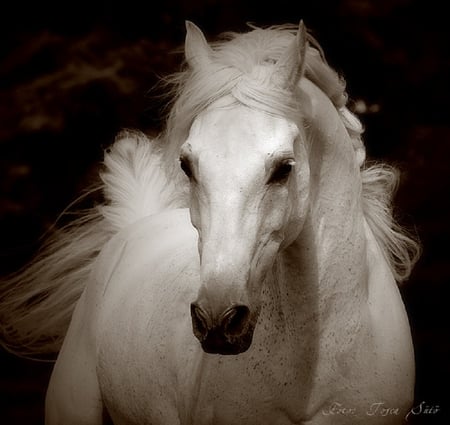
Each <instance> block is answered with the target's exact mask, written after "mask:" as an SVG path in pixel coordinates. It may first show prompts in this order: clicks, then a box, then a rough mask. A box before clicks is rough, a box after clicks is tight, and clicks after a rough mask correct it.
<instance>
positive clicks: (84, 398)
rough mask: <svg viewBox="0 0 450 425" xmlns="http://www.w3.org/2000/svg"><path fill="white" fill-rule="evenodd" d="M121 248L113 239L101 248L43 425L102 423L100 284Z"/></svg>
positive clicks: (122, 244) (55, 370) (57, 369)
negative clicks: (98, 361) (98, 334)
mask: <svg viewBox="0 0 450 425" xmlns="http://www.w3.org/2000/svg"><path fill="white" fill-rule="evenodd" d="M125 246H126V244H125V242H124V241H123V240H121V239H115V238H113V239H112V240H111V241H110V242H109V243H108V244H107V245H106V246H105V247H104V248H103V250H102V252H101V254H100V255H99V257H98V258H97V260H96V262H95V266H94V268H93V270H92V273H91V275H90V277H89V280H88V282H87V284H86V287H85V289H84V291H83V293H82V295H81V297H80V299H79V300H78V302H77V305H76V307H75V310H74V312H73V315H72V319H71V322H70V325H69V328H68V331H67V334H66V336H65V338H64V342H63V345H62V347H61V350H60V352H59V355H58V358H57V361H56V363H55V366H54V368H53V372H52V375H51V378H50V383H49V386H48V389H47V396H46V414H45V415H46V425H57V424H63V425H70V424H74V425H97V424H102V423H103V422H102V415H103V403H102V396H101V392H100V387H99V383H98V379H97V372H96V368H97V341H96V323H97V316H98V306H99V303H100V301H101V297H102V293H103V290H104V288H103V286H104V285H102V282H107V281H108V280H109V278H110V277H111V275H112V274H113V273H114V267H115V265H116V264H117V262H119V261H120V258H121V256H122V253H123V250H124V249H125ZM108 276H109V278H108Z"/></svg>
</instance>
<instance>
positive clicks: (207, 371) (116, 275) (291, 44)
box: [1, 22, 418, 425]
mask: <svg viewBox="0 0 450 425" xmlns="http://www.w3.org/2000/svg"><path fill="white" fill-rule="evenodd" d="M185 55H186V62H187V65H188V66H187V68H186V70H184V71H183V72H181V73H179V74H177V75H175V76H174V77H173V81H172V83H174V87H175V88H174V93H175V101H174V103H173V105H172V108H171V112H170V115H169V118H168V122H167V130H166V131H165V133H164V134H162V135H161V136H160V138H158V139H157V140H154V141H151V142H150V141H149V140H147V139H146V138H145V136H143V135H142V134H138V133H132V132H128V133H124V134H122V135H121V136H120V137H119V138H118V140H117V141H116V143H115V144H114V145H113V146H112V148H111V149H110V151H108V152H107V153H106V155H105V171H104V172H103V174H102V178H103V189H104V191H105V198H106V202H105V204H104V205H100V206H99V207H98V208H97V210H96V211H95V212H94V213H93V214H87V215H86V216H85V217H84V218H82V219H81V221H79V222H77V223H75V224H74V225H73V226H72V227H70V228H69V229H65V230H63V233H62V235H60V236H59V238H58V239H57V242H54V243H52V244H50V247H49V249H48V251H46V252H45V253H44V254H43V255H42V257H41V258H40V259H39V260H38V261H37V262H36V263H35V264H34V265H33V266H32V267H31V268H29V269H28V270H27V271H25V272H24V273H23V274H21V275H19V276H18V277H15V278H13V279H12V280H11V282H10V283H9V284H8V291H7V293H6V296H5V297H4V301H3V302H2V305H1V312H2V314H3V316H2V338H3V340H4V342H3V344H4V345H6V346H8V347H9V348H10V349H14V348H12V346H11V344H12V342H11V340H14V341H16V344H19V345H21V347H22V352H23V353H25V354H32V353H36V352H45V351H51V350H58V349H59V347H60V344H61V341H62V339H64V342H63V344H62V347H61V349H60V352H59V356H58V359H57V362H56V364H55V367H54V371H53V374H52V377H51V380H50V384H49V388H48V392H47V402H46V423H47V424H48V425H54V424H63V425H70V424H74V425H83V424H86V425H88V424H89V425H90V424H92V425H94V424H101V423H102V422H103V421H104V420H105V418H109V419H110V420H112V421H113V423H115V424H139V425H143V424H152V425H162V424H164V425H188V424H195V425H203V424H205V425H206V424H208V425H212V424H214V425H219V424H224V425H230V424H255V425H261V424H263V425H264V424H266V425H284V424H314V425H319V424H333V425H336V424H390V423H402V422H403V420H404V416H405V414H406V412H407V410H408V409H409V407H410V405H411V403H412V401H413V389H414V356H413V347H412V343H411V336H410V329H409V325H408V319H407V316H406V313H405V309H404V306H403V303H402V300H401V298H400V295H399V291H398V288H397V285H396V280H397V281H398V282H400V281H401V280H403V279H405V278H406V277H407V276H408V275H409V273H410V271H411V267H412V265H413V263H414V261H415V259H416V257H417V255H418V245H417V244H416V243H415V242H414V241H413V240H411V239H410V238H409V237H408V236H406V235H405V234H404V233H403V232H402V231H401V230H400V228H399V227H398V226H397V225H396V224H395V223H394V221H393V219H392V214H391V208H390V205H391V194H392V191H393V190H394V188H395V184H396V182H397V175H396V173H395V172H394V171H393V169H391V168H389V167H387V166H385V165H376V166H372V167H368V166H366V164H365V151H364V146H363V144H362V141H361V133H362V130H361V124H360V122H359V121H358V119H357V118H356V117H355V116H353V115H352V114H351V113H350V112H349V111H348V109H347V108H346V106H345V105H346V99H347V96H346V93H345V84H344V82H343V80H342V79H340V78H339V77H338V76H337V75H336V73H335V72H334V71H333V70H332V69H331V68H330V67H329V66H328V65H327V64H326V62H325V60H324V58H323V53H322V51H321V49H320V47H319V46H318V44H317V42H316V41H315V40H314V39H313V38H312V37H311V36H309V35H308V34H307V33H306V30H305V28H304V26H303V24H300V26H299V28H298V30H296V28H294V27H292V26H281V27H271V28H268V29H258V28H254V29H253V30H252V31H250V32H249V33H246V34H240V35H238V34H227V35H226V39H225V40H222V41H221V42H218V43H215V44H211V45H209V44H208V43H207V42H206V40H205V38H204V36H203V34H202V33H201V31H200V30H199V29H198V28H197V27H196V26H195V25H193V24H192V23H189V22H188V23H187V37H186V44H185ZM180 165H181V167H180ZM86 217H87V218H86ZM99 252H100V253H99ZM98 253H99V254H98ZM18 281H22V286H20V287H19V286H18ZM72 312H73V315H72ZM6 317H8V319H6ZM70 317H71V320H70ZM11 318H13V319H14V320H12V319H11ZM69 321H70V326H68V323H69ZM67 326H68V330H67ZM8 341H9V342H8ZM15 350H16V351H17V350H18V348H17V347H16V348H15Z"/></svg>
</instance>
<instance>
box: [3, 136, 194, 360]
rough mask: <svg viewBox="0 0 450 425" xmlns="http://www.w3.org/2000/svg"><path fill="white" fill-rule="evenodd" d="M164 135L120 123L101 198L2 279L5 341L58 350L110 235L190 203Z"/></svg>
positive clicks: (19, 349)
mask: <svg viewBox="0 0 450 425" xmlns="http://www.w3.org/2000/svg"><path fill="white" fill-rule="evenodd" d="M160 148H161V147H160V143H159V140H157V139H156V140H152V141H150V140H149V139H148V138H147V137H146V136H145V135H144V134H142V133H140V132H136V131H123V132H121V133H120V134H119V135H118V136H117V138H116V141H115V143H114V144H113V145H112V147H111V148H110V149H108V150H107V151H106V152H105V158H104V169H103V171H101V173H100V178H101V182H100V183H98V184H97V185H96V186H95V187H94V188H93V189H92V191H98V190H101V191H102V192H103V195H104V202H103V203H101V204H100V205H97V206H95V207H93V208H91V209H86V210H83V211H80V212H79V214H78V218H77V219H75V220H73V221H72V222H70V223H69V224H68V225H66V226H64V227H62V228H60V229H58V230H57V231H56V232H55V233H54V234H53V235H52V236H51V237H50V238H49V240H48V241H47V242H46V243H45V244H44V245H43V247H42V248H41V250H40V252H39V253H38V254H37V256H36V257H35V258H34V260H33V261H32V263H31V264H30V265H28V266H27V267H25V268H24V269H23V270H21V271H19V272H18V273H16V274H13V275H11V276H9V277H6V278H5V279H3V280H2V281H1V288H0V289H1V293H2V297H1V301H0V345H2V346H3V347H4V348H5V349H6V350H7V351H10V352H12V353H14V354H16V355H19V356H23V357H28V358H33V356H38V359H42V358H41V355H42V354H47V353H56V352H58V351H59V349H60V347H61V344H62V342H63V339H64V336H65V334H66V332H67V328H68V326H69V323H70V320H71V317H72V313H73V310H74V308H75V304H76V303H77V301H78V299H79V298H80V296H81V293H82V292H83V290H84V288H85V286H86V283H87V282H88V280H89V276H90V273H91V270H92V268H93V265H94V263H95V260H96V258H97V256H98V254H99V253H100V250H101V249H102V248H103V246H104V245H105V244H106V243H107V242H108V240H109V239H110V238H111V237H112V236H113V235H114V234H116V233H117V232H118V231H119V230H121V229H123V228H124V227H126V226H127V225H129V224H132V223H134V222H136V221H137V220H139V219H140V218H142V217H145V216H148V215H151V214H154V213H158V212H160V211H163V210H164V209H170V208H177V207H179V206H180V205H184V204H185V203H186V200H185V199H184V198H185V192H183V191H180V190H179V189H178V188H176V187H175V186H174V185H173V184H171V183H170V181H169V180H168V178H167V177H166V176H165V174H164V170H163V168H162V167H161V156H160Z"/></svg>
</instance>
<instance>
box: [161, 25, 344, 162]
mask: <svg viewBox="0 0 450 425" xmlns="http://www.w3.org/2000/svg"><path fill="white" fill-rule="evenodd" d="M252 28H253V30H252V31H250V32H247V33H243V34H239V33H233V32H228V33H224V34H223V35H222V36H221V37H220V39H219V41H217V42H213V43H211V44H210V46H211V49H212V56H211V61H208V62H206V63H202V64H200V65H199V66H196V67H195V69H192V68H190V67H186V69H185V70H183V71H182V72H179V73H176V74H173V75H172V76H170V77H168V79H167V82H168V83H169V84H170V85H171V86H172V87H171V90H170V92H169V93H168V96H170V97H171V101H172V103H171V109H170V110H169V114H168V119H167V126H166V132H165V138H166V148H167V153H168V154H169V156H171V157H172V158H171V159H172V160H173V159H174V158H177V157H178V152H179V148H180V146H181V144H182V143H183V142H184V140H185V139H186V137H187V134H188V132H189V129H190V126H191V124H192V122H193V121H194V119H195V118H196V117H197V116H198V115H199V114H200V113H201V112H202V111H203V110H205V109H206V108H207V107H208V106H209V105H211V104H212V103H214V102H215V101H216V100H218V99H220V98H223V97H225V96H231V98H233V99H234V100H235V101H236V102H237V103H240V104H243V105H245V106H248V107H250V108H252V109H257V110H262V111H264V112H266V113H269V114H273V115H277V116H283V117H286V118H288V119H290V120H293V121H294V122H298V121H299V119H300V117H301V99H299V98H298V97H296V96H295V94H294V93H290V92H287V91H286V90H284V89H282V88H281V87H277V86H276V85H275V84H273V82H272V81H271V78H270V77H271V75H272V73H273V70H274V67H275V64H276V62H277V61H278V60H279V59H280V57H281V56H282V54H283V53H284V52H285V50H286V48H287V47H288V46H289V44H290V43H291V42H292V40H293V39H294V38H295V35H296V31H297V27H295V26H293V25H290V24H286V25H279V26H272V27H269V28H265V29H261V28H256V27H252ZM308 39H309V48H308V50H307V54H306V68H305V78H307V79H309V80H310V81H312V82H313V83H314V84H315V85H316V86H317V87H318V88H319V89H321V91H323V92H324V93H325V94H326V95H327V96H328V97H329V99H330V100H331V101H332V102H333V104H334V105H335V106H336V108H337V109H339V108H342V107H344V106H345V103H346V100H347V95H346V92H345V82H344V80H343V79H342V78H340V77H339V76H338V74H337V73H336V72H335V71H334V70H333V69H332V68H331V67H330V66H329V65H328V64H327V62H326V60H325V58H324V55H323V52H322V49H321V47H320V45H319V43H318V42H317V41H316V40H315V39H314V38H313V37H312V36H310V35H308Z"/></svg>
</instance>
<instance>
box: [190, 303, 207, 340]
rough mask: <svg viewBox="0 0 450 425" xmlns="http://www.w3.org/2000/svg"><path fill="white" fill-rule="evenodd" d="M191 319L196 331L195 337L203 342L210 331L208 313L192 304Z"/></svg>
mask: <svg viewBox="0 0 450 425" xmlns="http://www.w3.org/2000/svg"><path fill="white" fill-rule="evenodd" d="M191 317H192V328H193V330H194V335H195V336H196V337H197V338H198V339H199V340H200V341H203V340H204V339H205V338H206V337H207V335H208V331H209V328H210V326H209V324H208V315H207V313H206V312H205V311H204V310H203V309H202V308H201V307H200V306H198V305H197V304H195V303H192V304H191Z"/></svg>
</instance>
